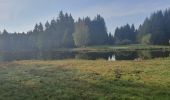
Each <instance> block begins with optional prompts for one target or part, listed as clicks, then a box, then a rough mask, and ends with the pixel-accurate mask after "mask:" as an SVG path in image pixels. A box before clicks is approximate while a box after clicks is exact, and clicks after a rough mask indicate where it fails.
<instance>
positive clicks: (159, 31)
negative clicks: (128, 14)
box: [0, 9, 170, 51]
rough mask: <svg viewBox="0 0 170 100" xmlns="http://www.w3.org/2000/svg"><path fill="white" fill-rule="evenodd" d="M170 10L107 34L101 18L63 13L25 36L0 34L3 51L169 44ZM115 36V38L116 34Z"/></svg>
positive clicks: (22, 34) (159, 12)
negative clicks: (137, 26)
mask: <svg viewBox="0 0 170 100" xmlns="http://www.w3.org/2000/svg"><path fill="white" fill-rule="evenodd" d="M169 27H170V9H167V10H165V11H161V10H160V11H157V12H154V13H153V14H151V16H150V17H148V18H146V19H145V21H144V22H143V24H141V25H140V26H139V28H135V26H134V25H133V24H132V25H129V24H127V25H124V26H122V27H117V28H116V30H115V33H109V32H108V31H107V27H106V23H105V20H104V18H103V17H102V16H100V15H97V16H96V17H95V18H94V19H91V18H90V17H84V18H79V19H78V20H77V21H75V20H74V18H73V17H72V15H71V14H68V13H63V12H62V11H61V12H60V13H59V16H58V17H57V18H56V19H52V20H51V21H47V22H46V23H45V24H44V25H43V24H42V23H41V22H40V23H38V24H36V25H35V27H34V29H33V30H31V31H28V32H23V33H16V32H15V33H9V32H8V31H7V30H4V31H3V32H1V33H0V51H18V50H19V51H49V50H56V49H58V48H76V47H86V46H96V45H127V44H153V45H169V40H170V28H169ZM113 34H114V35H113Z"/></svg>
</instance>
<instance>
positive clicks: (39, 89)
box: [0, 59, 170, 100]
mask: <svg viewBox="0 0 170 100" xmlns="http://www.w3.org/2000/svg"><path fill="white" fill-rule="evenodd" d="M76 99H77V100H82V99H83V100H170V60H169V59H155V60H145V61H116V62H110V61H105V60H96V61H91V60H60V61H14V62H6V63H5V62H4V63H1V64H0V100H76Z"/></svg>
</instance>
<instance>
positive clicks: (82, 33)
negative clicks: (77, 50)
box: [73, 19, 90, 47]
mask: <svg viewBox="0 0 170 100" xmlns="http://www.w3.org/2000/svg"><path fill="white" fill-rule="evenodd" d="M73 36H74V42H75V45H76V46H77V47H82V46H87V45H88V44H89V40H90V34H89V27H88V26H87V25H86V23H85V22H84V21H83V20H81V19H79V21H78V22H77V23H76V24H75V32H74V34H73Z"/></svg>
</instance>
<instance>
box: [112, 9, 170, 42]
mask: <svg viewBox="0 0 170 100" xmlns="http://www.w3.org/2000/svg"><path fill="white" fill-rule="evenodd" d="M114 39H115V44H134V43H140V44H152V45H169V44H170V9H166V10H165V11H162V10H159V11H157V12H154V13H152V14H151V16H150V17H147V18H146V19H145V21H144V22H143V24H141V25H140V26H139V28H138V29H135V28H134V25H132V26H130V25H129V24H127V25H125V26H122V27H120V28H116V30H115V36H114Z"/></svg>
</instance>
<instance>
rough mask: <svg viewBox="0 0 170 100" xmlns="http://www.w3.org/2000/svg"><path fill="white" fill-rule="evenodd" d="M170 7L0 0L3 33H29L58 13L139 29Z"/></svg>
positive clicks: (132, 1)
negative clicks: (146, 21)
mask: <svg viewBox="0 0 170 100" xmlns="http://www.w3.org/2000/svg"><path fill="white" fill-rule="evenodd" d="M166 8H170V0H0V30H1V31H2V30H3V29H6V30H7V31H8V32H27V31H29V30H31V29H33V28H34V25H35V24H36V23H39V22H42V23H45V22H46V21H47V20H49V21H50V20H51V19H53V18H57V16H58V14H59V12H60V11H61V10H62V11H63V12H67V13H71V14H72V16H73V17H74V19H75V20H77V19H78V18H79V17H86V16H89V17H91V18H94V17H95V16H96V15H97V14H100V15H101V16H103V17H104V19H105V22H106V26H107V30H108V32H111V33H112V34H114V30H115V28H116V27H120V26H122V25H125V24H127V23H129V24H134V25H135V26H136V27H138V26H139V25H140V24H142V23H143V21H144V19H145V18H146V17H149V16H150V14H151V13H153V12H155V11H157V10H165V9H166Z"/></svg>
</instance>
